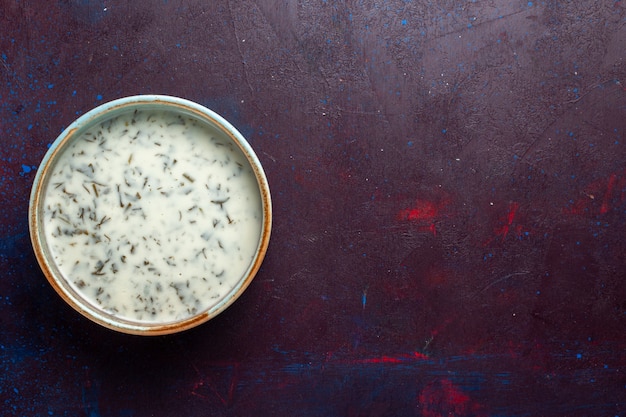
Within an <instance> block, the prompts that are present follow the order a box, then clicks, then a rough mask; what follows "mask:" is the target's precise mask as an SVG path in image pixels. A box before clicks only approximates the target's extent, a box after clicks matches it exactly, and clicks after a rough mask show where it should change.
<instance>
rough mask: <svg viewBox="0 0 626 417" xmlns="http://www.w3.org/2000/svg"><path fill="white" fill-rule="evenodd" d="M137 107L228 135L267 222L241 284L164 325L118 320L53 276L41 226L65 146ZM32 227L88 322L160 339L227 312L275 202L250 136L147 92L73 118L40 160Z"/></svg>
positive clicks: (190, 104) (38, 251)
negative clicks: (248, 168) (243, 161)
mask: <svg viewBox="0 0 626 417" xmlns="http://www.w3.org/2000/svg"><path fill="white" fill-rule="evenodd" d="M138 106H145V107H147V108H150V107H152V108H153V109H155V110H156V109H159V110H170V111H173V112H182V113H184V114H186V115H189V116H193V117H195V118H197V119H199V120H201V121H202V122H205V123H207V124H209V125H211V126H212V127H214V128H217V129H218V130H219V131H221V132H222V133H224V134H225V135H226V136H227V137H228V138H229V139H230V140H231V141H232V142H233V143H234V144H235V145H236V146H237V147H238V148H239V149H240V151H241V152H242V153H243V155H244V156H245V158H246V159H247V160H248V162H249V163H250V166H251V168H252V170H253V173H254V175H255V177H256V180H257V184H258V187H259V192H260V195H261V204H262V214H263V218H262V225H261V234H260V236H259V242H258V245H257V249H256V252H255V255H254V257H253V259H252V261H251V263H250V265H249V267H248V269H247V270H246V272H245V273H244V274H243V275H242V277H241V278H240V280H239V281H238V283H237V285H235V286H234V287H233V288H232V289H231V290H230V291H229V292H228V293H227V294H226V295H225V296H224V297H222V298H221V299H220V300H219V301H218V302H217V303H216V304H214V305H213V306H211V307H210V308H209V309H208V310H204V311H201V312H199V313H197V314H195V315H193V316H190V317H187V318H185V319H181V320H177V321H171V322H165V323H154V322H141V321H134V320H130V319H124V318H120V317H116V316H114V315H112V314H109V313H106V312H104V311H103V310H101V309H98V308H97V307H95V306H94V305H93V303H90V302H89V301H87V300H86V299H84V298H82V297H80V296H79V293H78V292H77V291H75V290H72V289H71V288H70V286H69V283H67V280H66V279H65V278H64V277H63V275H62V274H60V273H59V274H58V275H57V273H56V272H55V262H54V260H53V259H52V258H51V257H49V256H47V253H49V252H47V251H46V250H44V248H46V247H47V244H46V239H45V236H44V233H43V227H40V225H41V223H42V221H43V218H42V216H43V214H42V205H43V200H44V197H43V193H44V192H45V190H46V186H47V181H46V180H47V178H48V171H50V169H51V168H53V167H54V164H55V162H56V161H57V160H58V158H60V157H61V156H62V155H63V154H64V150H65V148H66V147H67V146H69V145H70V144H71V143H73V140H74V139H76V138H78V137H80V135H81V134H82V132H83V131H85V130H86V129H88V128H89V127H91V126H93V125H94V124H97V123H100V122H103V121H106V120H107V119H109V118H112V117H114V116H115V115H116V113H119V112H123V111H124V110H125V109H127V108H128V109H133V108H136V107H138ZM28 225H29V234H30V240H31V244H32V247H33V251H34V253H35V257H36V259H37V262H38V264H39V266H40V268H41V270H42V272H43V273H44V275H45V277H46V279H47V280H48V282H49V283H50V285H51V286H52V287H53V288H54V290H55V291H56V292H57V294H59V295H60V296H61V298H62V299H63V300H64V301H65V302H66V303H68V304H69V305H70V306H71V307H72V308H73V309H74V310H76V311H78V312H79V313H80V314H82V315H83V316H84V317H86V318H88V319H89V320H91V321H93V322H95V323H97V324H100V325H102V326H104V327H106V328H108V329H111V330H115V331H118V332H121V333H127V334H136V335H146V336H158V335H165V334H171V333H178V332H181V331H184V330H188V329H191V328H193V327H196V326H198V325H200V324H202V323H205V322H207V321H209V320H210V319H212V318H214V317H216V316H217V315H219V314H220V313H222V312H223V311H224V310H226V309H227V308H228V307H229V306H230V305H232V304H233V303H234V302H235V301H236V300H237V299H238V298H239V297H240V296H241V295H242V294H243V292H244V291H245V290H246V289H247V288H248V286H249V285H250V283H251V282H252V280H253V279H254V277H255V276H256V274H257V272H258V270H259V269H260V267H261V264H262V262H263V259H264V258H265V255H266V253H267V249H268V246H269V240H270V234H271V229H272V201H271V195H270V189H269V183H268V180H267V177H266V175H265V171H264V170H263V166H262V165H261V162H260V160H259V158H258V157H257V155H256V153H255V152H254V150H253V149H252V146H251V145H250V144H249V143H248V141H247V140H246V138H245V137H244V136H243V135H242V134H241V133H240V132H239V131H238V130H237V129H236V128H235V127H234V126H233V125H232V124H231V123H229V122H228V121H227V120H226V119H224V118H223V117H222V116H220V115H219V114H217V113H216V112H214V111H213V110H211V109H209V108H207V107H205V106H203V105H201V104H198V103H196V102H194V101H191V100H187V99H184V98H180V97H174V96H168V95H160V94H150V95H148V94H145V95H135V96H128V97H122V98H118V99H115V100H112V101H109V102H106V103H103V104H101V105H99V106H97V107H95V108H93V109H91V110H89V111H88V112H86V113H84V114H83V115H81V116H80V117H78V118H77V119H76V120H74V121H73V122H72V123H71V124H70V125H69V126H68V127H67V128H66V129H65V130H63V132H62V133H61V134H60V135H59V136H58V137H57V138H56V139H55V140H54V141H53V142H52V144H51V145H50V147H49V148H48V150H47V152H46V153H45V155H44V157H43V158H42V160H41V163H40V164H39V167H38V169H37V172H36V175H35V178H34V180H33V185H32V188H31V193H30V199H29V208H28Z"/></svg>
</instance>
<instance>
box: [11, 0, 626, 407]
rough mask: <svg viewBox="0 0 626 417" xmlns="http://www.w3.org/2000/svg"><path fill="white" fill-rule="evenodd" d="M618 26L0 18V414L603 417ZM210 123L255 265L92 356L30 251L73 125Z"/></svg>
mask: <svg viewBox="0 0 626 417" xmlns="http://www.w3.org/2000/svg"><path fill="white" fill-rule="evenodd" d="M625 47H626V4H624V3H623V2H622V1H614V0H600V1H592V0H580V1H556V0H546V1H519V0H490V1H482V0H470V1H459V0H441V1H435V0H432V1H426V0H420V1H417V0H413V1H411V0H404V1H400V0H379V1H371V0H362V1H357V0H352V1H347V0H346V1H331V0H328V1H326V0H313V1H295V0H294V1H278V0H257V1H248V0H241V1H234V0H230V1H226V0H220V1H200V0H196V1H184V0H169V1H168V0H162V1H157V0H154V1H147V0H141V1H139V0H137V1H133V2H123V1H98V0H93V1H89V0H64V1H56V0H55V1H52V0H40V1H35V0H31V1H26V0H22V1H17V0H13V1H12V0H0V135H1V137H0V139H1V148H0V201H1V204H2V206H1V211H0V273H1V276H0V320H1V322H0V401H1V403H0V410H1V411H0V414H2V415H7V416H12V415H15V416H27V415H28V416H87V417H104V416H107V417H108V416H120V417H122V416H209V415H210V416H220V415H233V416H257V415H259V416H260V415H287V416H295V415H297V416H425V417H435V416H450V415H453V416H501V417H504V416H610V417H613V416H621V417H624V416H626V259H625V257H626V237H625V232H626V137H625V132H626V61H625V58H626V53H625ZM142 93H160V94H169V95H175V96H180V97H184V98H187V99H190V100H194V101H196V102H198V103H201V104H203V105H206V106H208V107H210V108H211V109H213V110H214V111H216V112H218V113H220V114H221V115H223V116H224V117H225V118H227V119H228V120H229V121H231V122H232V123H233V124H234V125H235V126H236V127H237V128H238V129H239V130H240V131H241V132H242V133H243V134H244V135H245V136H246V137H247V138H248V139H249V141H250V143H251V145H252V146H253V147H254V149H255V150H256V152H257V154H258V156H259V158H260V159H261V161H262V163H263V164H264V167H265V169H266V173H267V176H268V179H269V182H270V186H271V189H272V194H273V199H274V219H275V222H274V231H273V235H272V240H271V244H270V248H269V251H268V254H267V257H266V260H265V262H264V265H263V267H262V269H261V271H260V272H259V274H258V275H257V277H256V279H255V281H254V282H253V283H252V285H251V286H250V287H249V289H248V290H247V292H246V293H245V294H244V295H243V296H242V297H241V298H240V299H239V300H238V301H237V302H236V303H235V304H234V305H233V306H232V307H231V308H230V309H229V310H227V311H226V312H225V313H223V314H222V315H220V316H219V317H217V318H216V319H214V320H212V321H211V322H209V323H207V324H205V325H202V326H200V327H198V328H196V329H193V330H191V331H188V332H186V333H183V334H179V335H174V336H168V337H157V338H141V337H134V336H127V335H121V334H116V333H113V332H111V331H109V330H106V329H104V328H100V327H99V326H97V325H95V324H92V323H91V322H89V321H87V320H86V319H84V318H82V316H80V315H79V314H78V313H76V312H74V311H73V310H71V309H70V308H69V307H68V306H66V305H65V304H64V303H63V302H62V300H61V299H60V297H58V296H57V295H56V294H55V293H54V291H53V290H52V289H51V287H50V286H49V285H48V283H47V281H46V280H45V278H44V276H43V275H42V273H41V272H40V269H39V267H38V265H37V263H36V260H35V258H34V255H33V253H32V250H31V247H30V241H29V237H28V226H27V215H26V213H27V208H28V199H29V192H30V186H31V184H32V180H33V178H34V175H35V172H36V169H37V167H38V164H39V162H40V160H41V158H42V157H43V155H44V153H45V152H46V149H47V146H48V145H49V144H50V143H51V142H52V141H53V140H54V139H55V138H56V137H57V135H58V134H59V133H60V132H61V131H62V130H63V129H64V128H65V127H66V126H67V125H68V124H70V123H71V122H72V121H73V120H74V119H75V118H76V117H78V115H80V114H83V113H84V112H86V111H88V110H89V109H91V108H93V107H95V106H97V105H98V104H101V103H104V102H106V101H109V100H112V99H115V98H119V97H123V96H128V95H134V94H142Z"/></svg>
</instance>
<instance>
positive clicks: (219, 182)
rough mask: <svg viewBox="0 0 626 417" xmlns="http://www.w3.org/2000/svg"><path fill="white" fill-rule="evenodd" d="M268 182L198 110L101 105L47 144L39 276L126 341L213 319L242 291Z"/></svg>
mask: <svg viewBox="0 0 626 417" xmlns="http://www.w3.org/2000/svg"><path fill="white" fill-rule="evenodd" d="M271 222H272V207H271V198H270V191H269V185H268V182H267V178H266V176H265V173H264V172H263V168H262V166H261V163H260V162H259V160H258V158H257V156H256V155H255V153H254V151H253V150H252V148H251V147H250V145H249V144H248V142H247V141H246V140H245V138H244V137H243V136H242V135H241V134H240V133H239V132H238V131H237V130H236V129H235V128H234V127H233V126H232V125H231V124H229V123H228V122H227V121H226V120H224V119H223V118H222V117H220V116H219V115H217V114H216V113H214V112H213V111H211V110H209V109H207V108H205V107H203V106H201V105H199V104H196V103H194V102H191V101H188V100H184V99H181V98H176V97H169V96H160V95H142V96H133V97H126V98H122V99H119V100H115V101H112V102H109V103H106V104H103V105H101V106H99V107H97V108H95V109H93V110H91V111H89V112H88V113H86V114H84V115H83V116H81V117H80V118H78V119H77V120H76V121H75V122H74V123H72V124H71V125H70V126H69V127H68V128H67V129H65V131H64V132H63V133H62V134H61V135H60V136H59V137H58V138H57V139H56V140H55V141H54V143H53V144H52V146H51V147H50V149H49V150H48V152H47V153H46V155H45V156H44V158H43V160H42V163H41V165H40V167H39V169H38V171H37V175H36V177H35V181H34V184H33V188H32V192H31V197H30V207H29V227H30V235H31V241H32V244H33V248H34V251H35V255H36V257H37V261H38V262H39V264H40V266H41V269H42V270H43V272H44V274H45V276H46V278H47V279H48V281H49V282H50V284H51V285H52V286H53V287H54V289H55V290H56V292H57V293H58V294H59V295H60V296H61V297H62V298H63V299H64V300H65V301H66V302H67V303H68V304H69V305H70V306H72V307H73V308H74V309H76V310H77V311H78V312H80V313H81V314H83V315H84V316H86V317H87V318H89V319H91V320H92V321H94V322H96V323H99V324H101V325H103V326H105V327H108V328H110V329H113V330H117V331H120V332H124V333H131V334H139V335H161V334H168V333H174V332H179V331H183V330H186V329H189V328H191V327H194V326H196V325H198V324H200V323H203V322H206V321H207V320H209V319H211V318H213V317H215V316H216V315H217V314H219V313H220V312H222V311H224V310H225V309H226V308H227V307H228V306H230V305H231V304H232V303H233V302H234V301H235V300H236V299H237V298H238V297H239V296H240V295H241V294H242V293H243V291H244V290H245V289H246V288H247V287H248V285H249V284H250V282H251V281H252V279H253V278H254V276H255V274H256V273H257V271H258V269H259V267H260V265H261V262H262V261H263V258H264V256H265V253H266V250H267V247H268V244H269V238H270V231H271Z"/></svg>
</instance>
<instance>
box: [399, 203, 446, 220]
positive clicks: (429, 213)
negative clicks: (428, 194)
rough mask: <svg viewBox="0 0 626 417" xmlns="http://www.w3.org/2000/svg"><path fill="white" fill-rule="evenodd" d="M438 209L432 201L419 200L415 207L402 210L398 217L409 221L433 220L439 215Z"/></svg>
mask: <svg viewBox="0 0 626 417" xmlns="http://www.w3.org/2000/svg"><path fill="white" fill-rule="evenodd" d="M438 211H439V209H438V208H437V206H436V205H435V204H434V203H433V202H432V201H417V202H416V204H415V206H414V207H412V208H409V209H406V210H401V211H400V213H399V214H398V218H399V219H400V220H408V221H421V220H432V219H434V218H435V216H437V212H438Z"/></svg>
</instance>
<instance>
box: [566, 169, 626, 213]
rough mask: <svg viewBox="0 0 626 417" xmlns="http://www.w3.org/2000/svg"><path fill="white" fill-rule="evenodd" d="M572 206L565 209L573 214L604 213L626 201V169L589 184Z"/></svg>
mask: <svg viewBox="0 0 626 417" xmlns="http://www.w3.org/2000/svg"><path fill="white" fill-rule="evenodd" d="M581 194H582V196H581V197H580V198H578V199H577V200H576V201H575V202H574V203H573V204H572V205H571V206H570V207H568V208H567V209H565V210H564V213H565V214H571V215H578V216H583V215H590V216H595V215H603V214H607V213H608V212H610V211H611V210H613V209H614V208H615V207H619V206H621V205H623V204H624V203H625V202H626V170H622V171H620V172H614V173H612V174H611V175H609V176H608V177H606V178H601V179H599V180H596V181H593V182H591V183H590V184H588V185H587V186H586V187H585V188H584V189H583V190H582V192H581Z"/></svg>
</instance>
